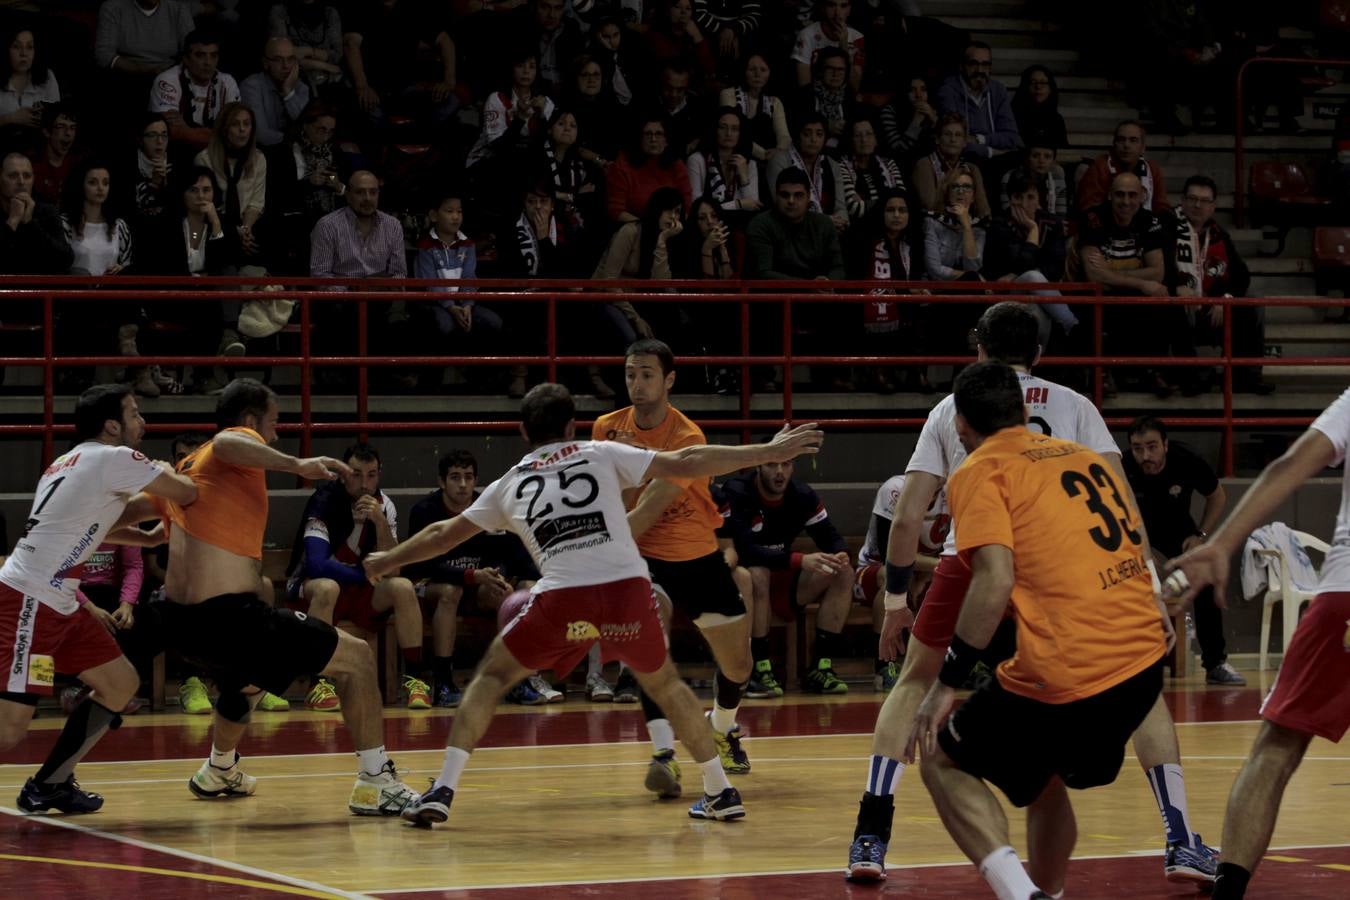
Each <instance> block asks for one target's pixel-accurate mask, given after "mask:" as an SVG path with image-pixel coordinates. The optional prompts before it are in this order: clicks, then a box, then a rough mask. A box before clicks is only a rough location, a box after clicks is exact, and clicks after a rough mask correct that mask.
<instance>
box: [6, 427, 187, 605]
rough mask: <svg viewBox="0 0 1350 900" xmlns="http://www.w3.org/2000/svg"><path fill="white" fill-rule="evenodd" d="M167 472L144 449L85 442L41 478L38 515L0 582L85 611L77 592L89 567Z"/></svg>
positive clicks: (34, 514) (36, 500) (25, 531)
mask: <svg viewBox="0 0 1350 900" xmlns="http://www.w3.org/2000/svg"><path fill="white" fill-rule="evenodd" d="M164 471H165V470H164V469H162V468H160V467H159V466H158V465H156V464H155V463H153V462H151V461H150V460H149V459H148V458H147V457H146V456H145V455H144V454H143V453H141V452H140V451H139V450H132V449H131V448H130V447H113V446H111V445H109V444H101V443H99V442H97V441H86V442H84V443H83V444H80V445H78V446H76V447H74V448H73V449H72V450H70V452H68V453H66V454H65V455H63V456H61V457H58V458H57V459H56V461H55V462H53V463H52V464H51V465H50V466H48V467H47V471H45V472H43V473H42V477H41V478H40V479H38V485H37V493H36V495H35V496H34V497H33V506H32V510H31V511H30V512H29V513H28V521H27V522H25V523H24V527H23V531H22V533H21V534H20V535H19V540H18V542H17V543H15V545H14V552H13V553H12V554H10V557H9V559H7V560H5V565H4V568H0V581H2V582H4V583H5V584H7V585H9V586H10V587H12V588H14V590H16V591H20V592H22V593H23V594H24V595H25V596H28V597H32V598H34V599H35V600H37V601H38V602H39V603H42V604H43V605H45V606H50V607H51V608H52V609H54V610H56V611H57V612H59V613H61V614H63V615H70V614H71V613H73V612H76V611H77V610H78V609H79V608H80V604H79V601H78V600H76V598H75V589H76V588H77V587H79V585H80V576H81V573H82V571H83V568H84V562H85V560H87V559H88V558H89V557H90V556H92V555H93V553H94V551H95V550H97V549H98V546H99V544H101V543H103V541H104V539H105V538H106V537H107V534H108V531H109V530H110V529H111V528H112V526H113V524H114V523H116V522H117V519H118V518H119V517H120V516H121V515H122V511H123V510H125V509H126V506H127V501H128V500H130V499H131V497H132V495H133V494H135V493H136V492H137V491H139V490H140V489H141V488H143V487H145V486H146V485H147V484H149V483H150V482H152V481H154V480H155V479H156V478H158V477H159V476H160V475H161V474H162V473H163V472H164Z"/></svg>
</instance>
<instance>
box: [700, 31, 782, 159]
mask: <svg viewBox="0 0 1350 900" xmlns="http://www.w3.org/2000/svg"><path fill="white" fill-rule="evenodd" d="M769 75H770V71H769V61H768V59H767V58H765V56H764V54H763V53H753V52H752V53H750V54H748V55H747V56H746V57H745V65H744V66H743V67H742V74H741V83H740V84H739V85H737V86H736V87H729V88H726V89H725V90H723V91H722V93H721V95H720V96H719V97H718V99H717V104H718V106H722V107H726V106H734V107H736V108H737V109H739V110H740V111H741V115H743V116H745V117H746V119H747V120H748V121H749V123H750V140H751V144H750V152H751V154H753V156H754V157H755V161H756V162H760V163H765V162H768V161H769V160H770V159H772V158H773V157H774V156H775V155H777V154H784V153H787V151H788V148H789V147H791V146H792V133H791V132H790V131H788V124H787V113H786V112H785V111H784V109H783V101H782V100H780V99H779V98H777V97H774V96H772V95H770V94H769V93H768V86H769Z"/></svg>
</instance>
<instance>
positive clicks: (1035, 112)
mask: <svg viewBox="0 0 1350 900" xmlns="http://www.w3.org/2000/svg"><path fill="white" fill-rule="evenodd" d="M1012 110H1013V116H1014V117H1015V118H1016V119H1017V132H1018V134H1020V135H1022V138H1023V141H1025V140H1026V137H1027V135H1031V134H1038V135H1040V136H1041V137H1040V140H1042V141H1049V142H1050V143H1048V144H1045V145H1044V146H1049V147H1054V148H1055V149H1059V148H1060V147H1067V146H1069V129H1068V128H1067V127H1066V126H1065V124H1064V116H1062V115H1060V112H1059V83H1058V82H1056V81H1055V76H1054V75H1052V74H1051V73H1050V70H1049V69H1047V68H1046V67H1045V66H1027V68H1025V69H1023V70H1022V81H1021V83H1020V84H1018V85H1017V91H1016V93H1014V94H1013V98H1012Z"/></svg>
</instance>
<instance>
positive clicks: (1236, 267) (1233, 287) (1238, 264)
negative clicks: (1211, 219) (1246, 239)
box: [1223, 232, 1252, 297]
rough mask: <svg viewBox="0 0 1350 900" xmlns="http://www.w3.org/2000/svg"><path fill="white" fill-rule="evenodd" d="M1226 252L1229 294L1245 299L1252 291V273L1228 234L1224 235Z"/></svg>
mask: <svg viewBox="0 0 1350 900" xmlns="http://www.w3.org/2000/svg"><path fill="white" fill-rule="evenodd" d="M1223 243H1224V250H1225V252H1226V253H1227V254H1228V291H1227V292H1228V293H1230V294H1232V295H1233V296H1234V297H1245V296H1247V292H1248V291H1249V290H1251V286H1252V273H1251V270H1250V269H1248V268H1247V263H1246V261H1245V260H1243V258H1242V255H1241V254H1239V253H1238V248H1237V244H1236V243H1235V242H1234V241H1233V236H1232V235H1231V234H1229V233H1228V232H1224V235H1223Z"/></svg>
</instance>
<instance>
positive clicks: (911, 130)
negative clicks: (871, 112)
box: [881, 75, 938, 172]
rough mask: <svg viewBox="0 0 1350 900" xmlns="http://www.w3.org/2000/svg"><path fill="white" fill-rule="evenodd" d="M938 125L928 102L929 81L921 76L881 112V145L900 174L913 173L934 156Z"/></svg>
mask: <svg viewBox="0 0 1350 900" xmlns="http://www.w3.org/2000/svg"><path fill="white" fill-rule="evenodd" d="M937 121H938V115H937V110H935V109H933V105H932V104H931V103H929V102H928V79H926V78H924V77H923V76H922V75H914V76H912V77H910V79H909V90H908V91H907V92H906V93H905V95H904V97H903V98H902V97H900V96H898V95H897V96H896V98H895V99H894V100H892V101H891V102H890V103H887V104H886V105H885V106H884V107H882V108H881V132H882V138H883V142H884V145H885V146H886V148H887V149H889V151H890V153H891V155H892V156H893V157H894V158H895V160H896V161H897V162H898V163H899V164H900V165H901V167H902V171H905V172H910V171H913V169H914V163H915V162H917V161H918V160H919V159H921V158H922V157H925V156H927V155H928V154H930V153H932V152H933V147H934V145H935V144H936V142H937V136H936V134H935V132H936V129H937Z"/></svg>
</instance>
